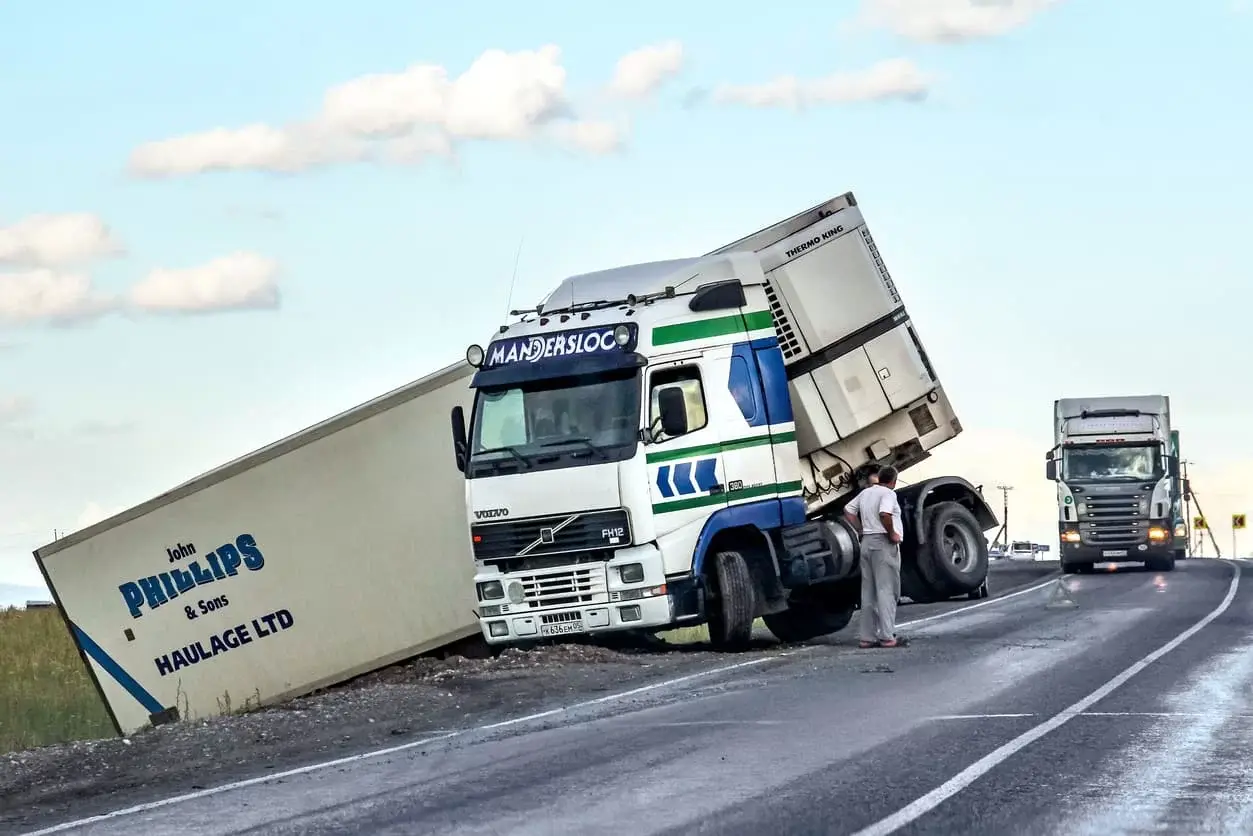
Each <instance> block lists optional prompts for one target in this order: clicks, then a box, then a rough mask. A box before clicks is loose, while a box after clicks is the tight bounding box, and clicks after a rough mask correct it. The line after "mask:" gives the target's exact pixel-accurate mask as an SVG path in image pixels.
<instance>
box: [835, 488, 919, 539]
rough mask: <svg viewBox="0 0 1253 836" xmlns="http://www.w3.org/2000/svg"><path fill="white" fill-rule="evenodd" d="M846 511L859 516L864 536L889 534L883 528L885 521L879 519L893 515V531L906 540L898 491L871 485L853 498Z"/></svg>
mask: <svg viewBox="0 0 1253 836" xmlns="http://www.w3.org/2000/svg"><path fill="white" fill-rule="evenodd" d="M845 510H848V511H852V512H853V513H854V514H856V515H857V518H858V519H859V520H860V521H861V531H862V533H863V534H887V533H888V530H887V529H886V528H884V527H883V520H881V519H879V515H880V514H891V515H892V529H893V530H894V531H895V532H896V533H897V535H899V536H900V537H901V539H904V538H905V529H904V525H903V524H902V522H901V503H900V501H899V500H897V498H896V491H894V490H892V489H891V488H885V487H884V486H883V485H870V486H868V487H866V488H865V489H864V490H862V492H861V493H859V494H857V496H855V497H853V501H852V502H850V503H848V505H846V506H845Z"/></svg>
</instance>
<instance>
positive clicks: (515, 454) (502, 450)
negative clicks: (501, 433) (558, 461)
mask: <svg viewBox="0 0 1253 836" xmlns="http://www.w3.org/2000/svg"><path fill="white" fill-rule="evenodd" d="M484 453H508V454H509V455H511V456H513V457H514V458H515V459H517V460H518V461H520V462H522V463H523V464H524V465H526V466H527V467H534V466H535V464H534V462H532V461H531V460H530V459H528V458H527V457H526V456H524V455H522V454H521V453H519V452H518V448H517V447H511V446H509V445H508V444H506V445H505V446H504V447H488V448H487V449H486V450H479V451H478V452H476V453H475V454H474V455H475V456H481V455H483V454H484Z"/></svg>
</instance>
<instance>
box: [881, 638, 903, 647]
mask: <svg viewBox="0 0 1253 836" xmlns="http://www.w3.org/2000/svg"><path fill="white" fill-rule="evenodd" d="M908 644H909V639H907V638H905V637H904V636H897V637H896V638H894V639H886V640H884V641H881V642H879V647H905V646H906V645H908Z"/></svg>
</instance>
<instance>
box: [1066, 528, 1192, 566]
mask: <svg viewBox="0 0 1253 836" xmlns="http://www.w3.org/2000/svg"><path fill="white" fill-rule="evenodd" d="M1061 547H1062V548H1061V559H1062V560H1063V561H1064V562H1066V563H1137V562H1140V561H1145V560H1153V559H1156V558H1163V557H1170V556H1171V555H1173V554H1174V552H1175V543H1174V540H1173V538H1169V537H1168V538H1166V539H1165V540H1158V541H1156V542H1153V541H1149V542H1145V543H1110V544H1102V545H1099V546H1095V545H1092V544H1089V543H1083V542H1079V543H1068V542H1066V540H1065V535H1064V534H1063V539H1062V543H1061Z"/></svg>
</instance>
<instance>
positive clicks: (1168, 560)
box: [1144, 554, 1175, 572]
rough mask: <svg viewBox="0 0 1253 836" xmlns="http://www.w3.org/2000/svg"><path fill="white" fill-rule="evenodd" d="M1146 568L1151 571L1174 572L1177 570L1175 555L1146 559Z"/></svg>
mask: <svg viewBox="0 0 1253 836" xmlns="http://www.w3.org/2000/svg"><path fill="white" fill-rule="evenodd" d="M1144 568H1146V569H1148V570H1149V571H1150V572H1173V571H1175V556H1174V555H1173V554H1172V555H1169V556H1167V557H1155V558H1152V559H1150V560H1147V561H1145V563H1144Z"/></svg>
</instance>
